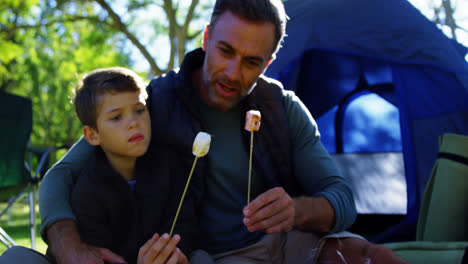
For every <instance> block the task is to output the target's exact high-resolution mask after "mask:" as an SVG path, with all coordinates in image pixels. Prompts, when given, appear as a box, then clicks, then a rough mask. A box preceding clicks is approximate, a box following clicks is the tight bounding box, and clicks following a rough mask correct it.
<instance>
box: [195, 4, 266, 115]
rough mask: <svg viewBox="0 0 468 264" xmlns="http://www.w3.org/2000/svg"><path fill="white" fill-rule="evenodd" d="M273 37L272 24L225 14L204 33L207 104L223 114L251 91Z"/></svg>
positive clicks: (261, 71) (264, 66) (264, 62)
mask: <svg viewBox="0 0 468 264" xmlns="http://www.w3.org/2000/svg"><path fill="white" fill-rule="evenodd" d="M274 36H275V26H274V25H273V23H270V22H251V21H247V20H245V19H242V18H240V17H238V16H236V15H234V14H232V13H231V12H229V11H226V12H224V13H223V14H222V15H221V16H220V17H219V19H218V21H217V22H216V24H215V25H214V28H211V30H210V31H209V30H205V34H204V38H203V50H204V51H205V52H206V57H205V61H204V63H203V85H204V87H203V88H202V90H203V91H202V93H207V95H208V96H207V98H208V100H209V102H207V103H208V104H210V105H214V106H215V107H216V108H218V109H220V110H223V111H227V110H229V109H231V108H232V107H233V106H235V105H236V104H237V103H238V102H239V101H241V100H242V99H243V98H244V97H246V96H247V95H248V94H249V93H250V92H251V90H252V88H253V86H254V84H255V82H256V81H257V79H258V78H259V76H260V74H262V73H263V72H264V71H265V70H266V68H267V67H268V65H269V64H270V62H271V60H270V58H271V55H272V51H273V46H274V42H275V40H274ZM202 98H203V95H202ZM205 98H206V97H205ZM205 100H206V99H205Z"/></svg>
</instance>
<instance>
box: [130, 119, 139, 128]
mask: <svg viewBox="0 0 468 264" xmlns="http://www.w3.org/2000/svg"><path fill="white" fill-rule="evenodd" d="M137 126H138V121H137V119H136V118H130V120H129V121H128V129H132V128H136V127H137Z"/></svg>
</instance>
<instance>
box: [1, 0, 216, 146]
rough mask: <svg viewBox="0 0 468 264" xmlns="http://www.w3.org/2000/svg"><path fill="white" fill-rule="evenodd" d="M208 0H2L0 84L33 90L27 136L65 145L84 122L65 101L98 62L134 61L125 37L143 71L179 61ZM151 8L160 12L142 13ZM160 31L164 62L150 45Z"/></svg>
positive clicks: (199, 27)
mask: <svg viewBox="0 0 468 264" xmlns="http://www.w3.org/2000/svg"><path fill="white" fill-rule="evenodd" d="M199 1H201V2H202V3H200V2H199ZM210 2H212V1H211V0H205V1H203V0H193V1H179V2H177V1H172V0H163V1H149V0H128V1H127V2H126V4H125V5H122V4H121V1H117V0H115V1H113V0H95V1H91V0H88V1H85V0H56V1H50V0H49V1H47V0H2V1H1V2H0V29H1V32H0V89H1V90H4V91H8V92H12V93H16V94H19V95H22V96H26V97H29V98H31V100H32V102H33V120H34V124H33V132H32V136H31V142H32V144H33V145H35V146H51V145H62V144H67V145H70V144H72V143H73V142H75V141H76V140H77V139H78V137H79V136H80V135H81V126H80V123H79V120H78V119H77V118H76V117H75V113H74V107H73V105H72V104H70V99H71V98H72V96H73V89H74V87H75V85H76V83H77V81H78V79H79V78H80V77H81V75H82V74H83V73H85V72H89V71H91V70H93V69H95V68H99V67H110V66H117V65H118V66H124V67H130V68H132V67H133V66H134V65H132V63H133V62H134V61H133V60H132V59H131V57H130V56H129V54H130V51H129V49H128V43H131V44H132V45H133V46H134V47H136V48H137V49H138V51H139V52H141V54H142V55H143V57H144V58H145V60H146V61H147V62H148V64H149V65H150V70H151V73H149V74H148V73H144V72H143V73H140V74H142V76H148V75H149V76H151V75H153V74H157V75H158V74H162V73H164V72H166V71H167V70H168V69H171V68H173V67H175V66H178V65H180V63H181V60H182V58H183V56H184V54H185V52H186V47H187V45H190V43H192V44H191V45H193V43H194V42H196V41H197V40H198V41H199V40H200V32H201V30H202V28H203V26H202V25H200V24H199V25H197V26H192V24H193V23H195V22H200V21H201V18H202V17H204V18H205V19H204V20H206V19H207V17H206V14H204V12H205V11H206V10H208V7H209V5H210ZM148 9H152V10H160V14H164V16H150V17H147V18H142V17H141V16H140V14H141V13H142V12H145V11H146V10H148ZM116 10H119V12H117V11H116ZM142 24H145V27H146V28H150V29H152V30H151V31H152V32H151V33H153V32H154V34H151V36H150V37H149V38H148V36H147V35H148V34H144V35H143V36H142V35H141V30H140V29H141V28H142ZM145 33H147V32H145ZM161 36H167V37H166V39H167V42H168V44H167V48H161V49H160V50H161V52H165V53H168V54H169V60H168V61H167V63H166V65H163V63H161V62H157V60H155V59H154V57H155V55H154V54H151V52H150V48H149V47H151V46H152V45H150V44H151V42H153V41H154V40H155V39H156V38H160V37H161ZM144 38H146V39H147V40H146V43H145V41H142V39H144ZM167 49H169V50H167ZM147 74H148V75H147Z"/></svg>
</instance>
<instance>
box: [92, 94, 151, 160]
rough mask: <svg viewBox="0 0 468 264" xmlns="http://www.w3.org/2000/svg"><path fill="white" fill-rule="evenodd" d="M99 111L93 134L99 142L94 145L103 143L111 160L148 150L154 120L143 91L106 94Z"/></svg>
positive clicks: (102, 146)
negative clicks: (142, 93) (151, 117)
mask: <svg viewBox="0 0 468 264" xmlns="http://www.w3.org/2000/svg"><path fill="white" fill-rule="evenodd" d="M97 112H98V115H97V120H96V126H97V130H95V131H94V134H93V135H94V136H95V139H96V140H97V141H94V144H93V143H92V142H90V143H91V144H93V145H100V146H101V148H102V149H103V150H104V151H105V152H106V155H107V157H108V158H109V159H114V158H117V159H120V158H126V157H131V158H136V157H139V156H142V155H143V154H145V153H146V150H147V149H148V146H149V143H150V140H151V121H150V117H149V113H148V109H147V108H146V102H145V99H144V98H143V96H141V94H140V92H123V93H117V94H105V95H103V96H102V98H101V99H100V103H99V107H98V111H97ZM87 139H88V138H87ZM88 141H89V140H88Z"/></svg>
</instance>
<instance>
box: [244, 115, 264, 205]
mask: <svg viewBox="0 0 468 264" xmlns="http://www.w3.org/2000/svg"><path fill="white" fill-rule="evenodd" d="M261 118H262V115H261V114H260V111H257V110H250V111H248V112H247V113H246V114H245V127H244V129H245V130H247V131H250V155H249V156H250V157H249V183H248V187H247V205H249V203H250V185H251V182H252V156H253V155H252V153H253V139H254V132H257V131H258V130H259V129H260V120H261Z"/></svg>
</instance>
